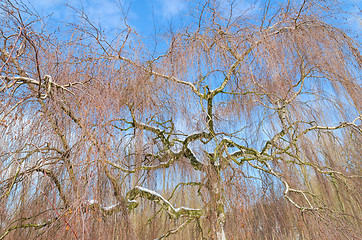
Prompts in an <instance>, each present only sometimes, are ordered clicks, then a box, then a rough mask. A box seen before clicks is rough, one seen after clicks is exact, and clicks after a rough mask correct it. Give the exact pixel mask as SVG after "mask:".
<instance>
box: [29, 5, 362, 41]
mask: <svg viewBox="0 0 362 240" xmlns="http://www.w3.org/2000/svg"><path fill="white" fill-rule="evenodd" d="M24 1H25V3H30V4H31V5H32V6H33V7H34V8H35V9H36V11H37V12H38V13H39V14H40V15H41V16H43V17H44V16H48V15H50V14H52V15H51V17H50V18H48V20H49V21H51V22H52V24H54V23H55V22H57V21H59V22H62V21H69V20H71V16H74V10H72V9H70V8H68V7H66V5H70V6H73V7H75V8H77V9H83V10H84V12H85V13H86V14H87V15H88V16H89V17H90V19H92V20H93V21H94V22H96V23H100V24H101V25H102V27H104V29H105V30H111V29H114V28H117V27H119V28H123V27H124V21H123V19H124V16H123V15H122V10H123V11H124V12H126V14H127V20H128V21H127V22H128V24H130V26H131V27H132V28H134V29H135V30H136V31H137V32H139V33H143V34H146V35H148V34H150V33H153V32H154V26H155V25H156V26H157V28H160V27H162V26H164V27H165V26H168V25H169V23H170V21H171V20H172V19H176V18H177V19H179V16H184V17H185V16H186V15H187V2H188V1H187V0H24ZM220 1H221V2H229V0H220ZM279 1H280V0H276V1H274V3H275V4H277V2H279ZM235 2H237V5H238V11H240V12H243V11H244V10H245V9H250V8H251V7H253V6H254V10H255V9H256V10H257V9H258V8H259V7H258V2H261V1H257V0H239V1H238V0H237V1H235ZM255 2H257V4H256V5H255V4H253V3H255ZM272 3H273V1H272ZM343 3H349V5H348V9H346V11H348V12H352V14H351V15H349V16H348V21H349V26H350V27H351V28H352V29H353V30H355V31H357V33H358V34H360V33H361V30H362V17H361V16H362V14H361V7H362V0H345V1H343ZM120 6H122V7H120ZM121 8H122V10H121ZM251 11H253V10H251Z"/></svg>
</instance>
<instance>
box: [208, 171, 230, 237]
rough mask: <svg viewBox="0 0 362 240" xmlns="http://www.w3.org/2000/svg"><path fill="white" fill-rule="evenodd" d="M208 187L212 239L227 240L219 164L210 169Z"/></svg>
mask: <svg viewBox="0 0 362 240" xmlns="http://www.w3.org/2000/svg"><path fill="white" fill-rule="evenodd" d="M207 188H208V190H209V193H210V209H209V216H208V217H209V219H210V224H211V239H217V240H226V235H225V231H224V225H225V212H224V205H225V204H224V194H223V190H222V189H223V188H222V181H221V176H220V172H219V170H218V167H217V166H212V167H211V169H210V172H209V178H208V184H207Z"/></svg>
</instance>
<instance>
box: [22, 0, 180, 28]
mask: <svg viewBox="0 0 362 240" xmlns="http://www.w3.org/2000/svg"><path fill="white" fill-rule="evenodd" d="M27 1H28V2H29V3H30V4H31V5H32V6H33V7H34V8H35V10H36V11H37V12H38V13H39V14H40V15H41V16H42V17H45V16H48V15H50V14H51V16H50V18H48V19H49V21H51V22H52V23H55V22H58V21H59V22H62V21H69V20H71V16H73V15H74V10H72V9H71V8H69V7H66V6H67V5H69V6H72V7H74V8H77V9H83V10H84V12H85V13H86V14H87V15H88V16H89V17H90V19H91V20H92V21H94V22H96V23H101V25H102V26H103V27H104V28H105V29H106V30H110V29H114V28H117V27H119V28H122V27H123V26H124V21H123V20H124V15H123V14H122V11H124V12H125V13H126V14H127V20H128V24H130V25H131V27H132V28H135V29H136V30H137V32H145V33H147V32H150V31H153V28H154V22H156V23H157V24H161V25H162V24H167V23H168V22H169V21H170V19H172V18H173V17H174V16H175V15H178V14H182V13H183V12H184V11H185V10H186V4H187V3H186V2H185V1H184V0H27Z"/></svg>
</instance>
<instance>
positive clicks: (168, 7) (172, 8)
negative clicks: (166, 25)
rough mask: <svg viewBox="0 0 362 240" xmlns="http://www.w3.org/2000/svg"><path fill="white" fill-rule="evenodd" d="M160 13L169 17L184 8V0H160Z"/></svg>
mask: <svg viewBox="0 0 362 240" xmlns="http://www.w3.org/2000/svg"><path fill="white" fill-rule="evenodd" d="M160 4H161V15H162V16H163V17H166V18H170V17H172V16H174V15H175V14H178V13H180V12H182V11H183V10H185V9H186V1H185V0H160Z"/></svg>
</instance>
